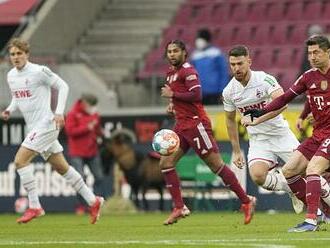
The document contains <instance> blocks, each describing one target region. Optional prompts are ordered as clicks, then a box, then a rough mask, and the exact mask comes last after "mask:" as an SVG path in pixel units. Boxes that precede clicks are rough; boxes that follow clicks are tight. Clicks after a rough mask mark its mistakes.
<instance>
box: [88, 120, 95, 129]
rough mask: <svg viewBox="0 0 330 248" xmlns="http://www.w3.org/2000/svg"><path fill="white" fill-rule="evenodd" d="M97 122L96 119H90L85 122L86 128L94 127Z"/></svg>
mask: <svg viewBox="0 0 330 248" xmlns="http://www.w3.org/2000/svg"><path fill="white" fill-rule="evenodd" d="M96 124H97V121H96V120H92V121H90V122H88V124H87V128H88V129H89V130H93V129H94V128H95V125H96Z"/></svg>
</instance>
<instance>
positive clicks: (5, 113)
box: [1, 110, 10, 121]
mask: <svg viewBox="0 0 330 248" xmlns="http://www.w3.org/2000/svg"><path fill="white" fill-rule="evenodd" d="M1 117H2V119H3V120H4V121H8V120H9V118H10V112H9V111H7V110H5V111H3V112H2V113H1Z"/></svg>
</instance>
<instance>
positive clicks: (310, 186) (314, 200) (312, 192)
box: [306, 174, 321, 219]
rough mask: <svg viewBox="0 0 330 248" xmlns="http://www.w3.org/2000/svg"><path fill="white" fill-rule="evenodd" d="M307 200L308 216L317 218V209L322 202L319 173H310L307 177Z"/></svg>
mask: <svg viewBox="0 0 330 248" xmlns="http://www.w3.org/2000/svg"><path fill="white" fill-rule="evenodd" d="M306 180H307V183H306V201H307V213H306V217H307V218H311V219H316V216H317V209H318V207H319V203H320V195H321V181H320V176H319V175H316V174H314V175H308V176H307V177H306Z"/></svg>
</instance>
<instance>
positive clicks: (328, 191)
mask: <svg viewBox="0 0 330 248" xmlns="http://www.w3.org/2000/svg"><path fill="white" fill-rule="evenodd" d="M320 178H321V198H322V200H323V201H324V202H325V203H326V204H327V205H328V206H330V186H329V184H328V182H327V181H326V180H325V179H324V178H323V177H320Z"/></svg>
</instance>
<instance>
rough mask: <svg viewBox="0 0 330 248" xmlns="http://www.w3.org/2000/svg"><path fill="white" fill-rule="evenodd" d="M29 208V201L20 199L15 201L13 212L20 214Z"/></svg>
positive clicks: (24, 198)
mask: <svg viewBox="0 0 330 248" xmlns="http://www.w3.org/2000/svg"><path fill="white" fill-rule="evenodd" d="M28 207H29V200H28V199H27V198H26V197H20V198H18V199H16V201H15V212H16V213H19V214H22V213H24V212H25V210H26V209H27V208H28Z"/></svg>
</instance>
